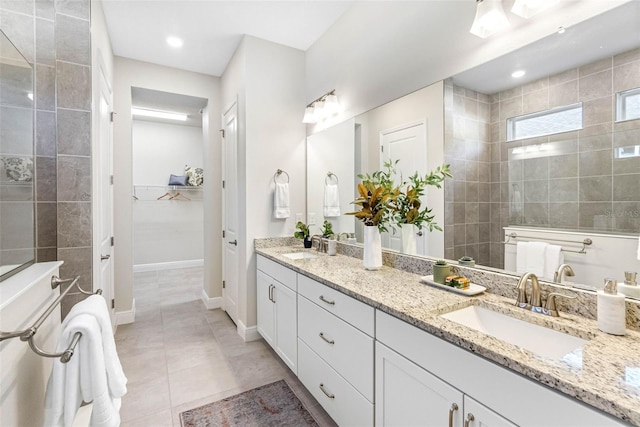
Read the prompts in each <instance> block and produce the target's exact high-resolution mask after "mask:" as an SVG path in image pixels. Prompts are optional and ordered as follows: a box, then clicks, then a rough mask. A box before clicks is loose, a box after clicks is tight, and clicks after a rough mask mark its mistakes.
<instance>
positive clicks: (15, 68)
mask: <svg viewBox="0 0 640 427" xmlns="http://www.w3.org/2000/svg"><path fill="white" fill-rule="evenodd" d="M33 117H34V109H33V69H32V67H31V65H30V64H29V63H28V62H27V60H26V59H25V58H24V57H23V56H22V55H21V54H20V52H19V51H18V50H17V49H16V47H15V46H14V45H13V44H12V43H11V41H10V40H9V39H8V38H7V37H6V36H5V34H4V33H3V32H2V31H0V280H4V279H5V278H7V277H9V276H11V275H12V274H15V273H16V272H18V271H20V270H21V269H22V268H25V267H26V266H28V265H30V264H31V263H33V262H34V258H35V249H34V247H35V245H34V241H35V220H34V145H33Z"/></svg>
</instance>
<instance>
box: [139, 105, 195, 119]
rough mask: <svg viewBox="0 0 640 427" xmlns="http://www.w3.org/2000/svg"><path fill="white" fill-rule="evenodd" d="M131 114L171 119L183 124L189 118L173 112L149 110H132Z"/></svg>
mask: <svg viewBox="0 0 640 427" xmlns="http://www.w3.org/2000/svg"><path fill="white" fill-rule="evenodd" d="M131 113H132V114H133V115H134V116H143V117H155V118H157V119H169V120H179V121H181V122H186V121H187V118H188V117H189V116H188V115H187V114H184V113H175V112H172V111H159V110H147V109H145V108H136V107H133V108H131Z"/></svg>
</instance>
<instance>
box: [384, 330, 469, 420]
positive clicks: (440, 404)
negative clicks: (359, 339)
mask: <svg viewBox="0 0 640 427" xmlns="http://www.w3.org/2000/svg"><path fill="white" fill-rule="evenodd" d="M375 413H376V414H375V417H376V418H375V424H376V426H379V427H391V426H403V427H411V426H421V427H432V426H433V427H441V426H462V415H463V394H462V392H461V391H459V390H457V389H455V388H453V387H452V386H450V385H449V384H447V383H445V382H444V381H442V380H441V379H439V378H437V377H436V376H434V375H432V374H431V373H429V372H428V371H426V370H424V369H422V368H421V367H419V366H418V365H416V364H415V363H413V362H411V361H410V360H408V359H405V358H404V357H402V356H401V355H399V354H398V353H396V352H395V351H393V350H391V349H390V348H388V347H386V346H384V345H382V344H380V343H378V342H376V406H375ZM472 425H474V426H475V425H476V424H472Z"/></svg>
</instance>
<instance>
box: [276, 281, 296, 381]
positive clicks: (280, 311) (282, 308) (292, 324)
mask: <svg viewBox="0 0 640 427" xmlns="http://www.w3.org/2000/svg"><path fill="white" fill-rule="evenodd" d="M273 285H274V286H275V290H274V291H273V293H272V298H273V300H274V301H275V328H276V345H275V350H276V353H278V355H279V356H280V357H281V358H282V360H283V361H284V363H286V364H287V366H289V368H291V370H292V371H293V372H294V373H297V365H298V327H297V320H298V312H297V305H296V293H295V292H294V291H292V290H291V289H289V288H288V287H286V286H284V285H283V284H281V283H279V282H276V281H274V282H273Z"/></svg>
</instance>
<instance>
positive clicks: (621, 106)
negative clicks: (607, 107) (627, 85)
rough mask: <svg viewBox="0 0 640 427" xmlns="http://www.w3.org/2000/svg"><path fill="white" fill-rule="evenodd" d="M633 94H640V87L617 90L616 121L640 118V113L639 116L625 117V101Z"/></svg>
mask: <svg viewBox="0 0 640 427" xmlns="http://www.w3.org/2000/svg"><path fill="white" fill-rule="evenodd" d="M631 96H640V87H636V88H633V89H627V90H622V91H620V92H616V123H619V122H626V121H629V120H638V119H640V115H639V116H637V117H625V115H626V108H625V103H624V101H625V99H627V98H628V97H631Z"/></svg>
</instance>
